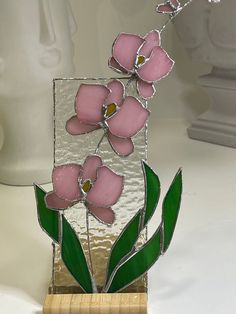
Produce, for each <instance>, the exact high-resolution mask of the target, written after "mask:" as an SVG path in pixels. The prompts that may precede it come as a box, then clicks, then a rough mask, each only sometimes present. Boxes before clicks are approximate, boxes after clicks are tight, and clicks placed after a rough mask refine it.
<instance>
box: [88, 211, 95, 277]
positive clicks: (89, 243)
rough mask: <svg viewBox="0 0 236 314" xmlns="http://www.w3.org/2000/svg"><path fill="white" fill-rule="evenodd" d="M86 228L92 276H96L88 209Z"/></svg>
mask: <svg viewBox="0 0 236 314" xmlns="http://www.w3.org/2000/svg"><path fill="white" fill-rule="evenodd" d="M86 228H87V242H88V256H89V263H90V267H91V273H92V276H94V270H93V262H92V254H91V242H90V232H89V212H88V210H87V211H86Z"/></svg>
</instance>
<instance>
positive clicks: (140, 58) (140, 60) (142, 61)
mask: <svg viewBox="0 0 236 314" xmlns="http://www.w3.org/2000/svg"><path fill="white" fill-rule="evenodd" d="M145 61H146V58H145V57H144V56H142V55H140V56H138V57H137V60H136V65H137V66H140V65H142V64H144V62H145Z"/></svg>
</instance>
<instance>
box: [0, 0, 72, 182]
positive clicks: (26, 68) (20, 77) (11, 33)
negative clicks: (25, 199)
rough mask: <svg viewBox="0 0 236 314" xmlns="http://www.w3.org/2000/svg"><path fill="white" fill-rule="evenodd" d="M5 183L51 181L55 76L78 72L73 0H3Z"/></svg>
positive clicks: (0, 155)
mask: <svg viewBox="0 0 236 314" xmlns="http://www.w3.org/2000/svg"><path fill="white" fill-rule="evenodd" d="M0 8H1V9H0V42H1V45H0V131H1V132H0V137H1V138H0V182H1V183H5V184H12V185H31V184H32V183H33V182H38V183H45V182H48V181H50V174H51V170H52V165H53V97H52V96H53V95H52V80H53V78H55V77H62V76H65V77H70V76H72V75H73V71H74V67H73V62H72V60H73V44H72V41H71V34H73V33H74V32H75V31H76V24H75V21H74V19H73V16H72V12H71V10H70V7H69V2H68V1H67V0H18V1H15V0H0Z"/></svg>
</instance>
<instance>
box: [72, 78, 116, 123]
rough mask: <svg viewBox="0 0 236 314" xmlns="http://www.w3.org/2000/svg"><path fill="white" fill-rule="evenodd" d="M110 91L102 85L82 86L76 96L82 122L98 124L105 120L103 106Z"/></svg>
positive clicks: (77, 109)
mask: <svg viewBox="0 0 236 314" xmlns="http://www.w3.org/2000/svg"><path fill="white" fill-rule="evenodd" d="M109 94H110V91H109V89H108V88H107V87H106V86H104V85H100V84H81V85H80V87H79V90H78V93H77V95H76V113H77V117H78V119H79V121H80V122H82V123H85V124H86V123H88V124H98V123H99V122H101V121H102V120H103V114H102V106H103V105H104V103H105V100H106V98H107V96H108V95H109Z"/></svg>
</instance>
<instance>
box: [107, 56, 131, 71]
mask: <svg viewBox="0 0 236 314" xmlns="http://www.w3.org/2000/svg"><path fill="white" fill-rule="evenodd" d="M108 66H109V67H110V68H111V69H113V70H115V71H116V72H118V73H124V74H128V71H127V70H125V69H124V68H122V67H121V66H120V65H119V63H118V62H116V60H115V59H114V58H113V57H111V58H110V59H109V60H108Z"/></svg>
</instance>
